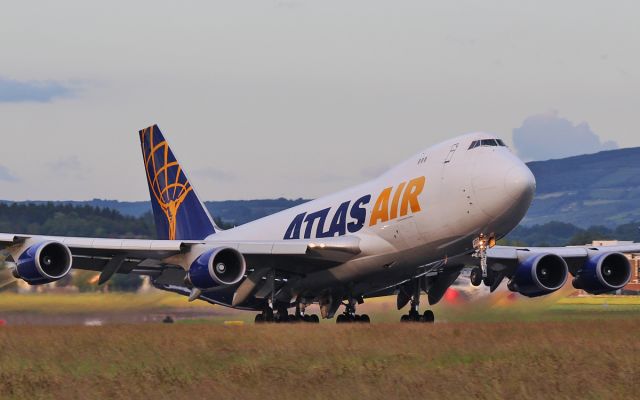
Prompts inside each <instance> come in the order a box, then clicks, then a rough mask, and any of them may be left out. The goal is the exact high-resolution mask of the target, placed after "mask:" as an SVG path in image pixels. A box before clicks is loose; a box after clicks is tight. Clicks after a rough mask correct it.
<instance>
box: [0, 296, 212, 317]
mask: <svg viewBox="0 0 640 400" xmlns="http://www.w3.org/2000/svg"><path fill="white" fill-rule="evenodd" d="M198 307H200V308H210V305H209V304H207V303H204V302H195V303H189V302H188V301H187V299H186V297H184V296H180V295H177V294H173V293H167V292H160V291H152V292H150V293H146V294H136V293H75V294H69V293H30V294H16V293H8V292H4V293H0V311H3V312H34V313H44V314H73V313H80V314H87V313H100V312H126V311H152V310H158V309H163V310H165V309H172V308H180V309H188V308H198Z"/></svg>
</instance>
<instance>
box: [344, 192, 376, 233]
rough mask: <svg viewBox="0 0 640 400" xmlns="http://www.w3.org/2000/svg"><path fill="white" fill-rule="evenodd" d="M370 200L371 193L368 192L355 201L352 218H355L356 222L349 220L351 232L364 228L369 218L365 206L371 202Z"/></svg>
mask: <svg viewBox="0 0 640 400" xmlns="http://www.w3.org/2000/svg"><path fill="white" fill-rule="evenodd" d="M370 201H371V195H370V194H368V195H366V196H363V197H361V198H359V199H358V200H356V202H355V203H353V207H352V208H351V218H353V219H355V220H356V222H349V225H348V228H349V232H351V233H356V232H358V231H359V230H360V229H362V227H363V226H364V223H365V221H366V219H367V209H366V208H364V207H363V206H365V205H367V204H369V202H370Z"/></svg>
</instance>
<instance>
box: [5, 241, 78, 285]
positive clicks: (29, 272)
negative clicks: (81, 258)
mask: <svg viewBox="0 0 640 400" xmlns="http://www.w3.org/2000/svg"><path fill="white" fill-rule="evenodd" d="M72 263H73V257H72V255H71V250H69V248H68V247H67V246H65V245H64V244H62V243H59V242H41V243H37V244H34V245H33V246H31V247H29V248H28V249H27V250H26V251H24V252H23V253H22V254H21V255H20V257H18V260H17V261H16V269H15V270H14V275H15V276H16V278H19V279H23V280H24V281H25V282H27V283H28V284H30V285H44V284H47V283H51V282H55V281H57V280H59V279H62V278H64V277H65V276H66V275H67V274H68V273H69V271H71V265H72Z"/></svg>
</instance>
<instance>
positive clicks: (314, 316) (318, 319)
mask: <svg viewBox="0 0 640 400" xmlns="http://www.w3.org/2000/svg"><path fill="white" fill-rule="evenodd" d="M309 318H310V319H311V322H312V323H314V324H319V323H320V317H318V316H317V315H315V314H313V315H310V316H309Z"/></svg>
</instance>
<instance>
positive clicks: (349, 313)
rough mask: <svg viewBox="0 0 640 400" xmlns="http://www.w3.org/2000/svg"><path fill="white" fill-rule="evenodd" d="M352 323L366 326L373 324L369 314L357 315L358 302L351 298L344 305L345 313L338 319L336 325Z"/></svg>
mask: <svg viewBox="0 0 640 400" xmlns="http://www.w3.org/2000/svg"><path fill="white" fill-rule="evenodd" d="M350 322H361V323H364V324H368V323H370V322H371V319H370V318H369V316H368V315H367V314H362V315H358V314H356V300H355V299H353V298H351V297H350V298H349V300H347V302H346V303H345V304H344V313H342V314H340V315H338V318H336V323H338V324H344V323H350Z"/></svg>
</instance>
